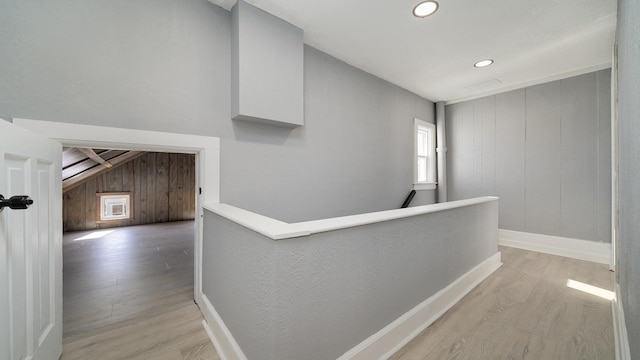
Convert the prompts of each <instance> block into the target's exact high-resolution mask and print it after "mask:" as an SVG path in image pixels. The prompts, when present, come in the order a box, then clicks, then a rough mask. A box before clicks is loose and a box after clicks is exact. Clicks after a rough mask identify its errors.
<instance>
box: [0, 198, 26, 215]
mask: <svg viewBox="0 0 640 360" xmlns="http://www.w3.org/2000/svg"><path fill="white" fill-rule="evenodd" d="M31 204H33V200H31V198H30V197H28V196H27V195H16V196H12V197H10V198H8V199H5V198H4V196H2V195H0V211H2V210H4V208H5V207H7V206H8V207H9V208H10V209H13V210H23V209H26V208H28V207H29V206H30V205H31Z"/></svg>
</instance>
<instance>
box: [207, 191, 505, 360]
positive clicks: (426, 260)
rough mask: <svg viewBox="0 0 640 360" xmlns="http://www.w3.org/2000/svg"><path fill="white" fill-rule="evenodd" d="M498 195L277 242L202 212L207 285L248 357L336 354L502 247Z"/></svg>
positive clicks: (266, 358) (323, 356)
mask: <svg viewBox="0 0 640 360" xmlns="http://www.w3.org/2000/svg"><path fill="white" fill-rule="evenodd" d="M497 208H498V202H497V201H492V202H488V203H482V204H478V205H472V206H465V207H461V208H457V209H452V210H446V211H441V212H436V213H430V214H425V215H420V216H414V217H410V218H404V219H399V220H391V221H386V222H382V223H376V224H371V225H366V226H359V227H355V228H349V229H342V230H336V231H331V232H326V233H320V234H315V235H311V236H308V237H300V238H294V239H286V240H279V241H274V240H271V239H269V238H266V237H264V236H262V235H260V234H258V233H256V232H253V231H251V230H249V229H246V228H244V227H242V226H240V225H238V224H236V223H234V222H232V221H230V220H227V219H225V218H223V217H221V216H218V215H216V214H214V213H212V212H209V211H206V212H205V221H204V224H205V229H204V230H205V234H207V235H206V238H205V242H204V248H203V254H204V257H205V258H206V259H210V260H211V261H207V262H205V263H204V264H203V291H204V293H205V294H206V295H207V298H209V300H210V301H211V303H212V304H213V306H214V308H215V309H216V311H217V312H218V313H219V314H220V316H221V318H222V319H223V320H224V322H225V325H226V326H227V327H228V328H229V330H230V331H231V333H232V334H233V336H234V338H235V340H236V341H237V342H238V344H239V345H240V347H241V348H242V350H243V352H244V353H245V355H246V356H247V358H249V359H264V360H269V359H278V360H286V359H291V360H298V359H305V360H314V359H318V360H320V359H323V360H325V359H336V358H337V357H339V356H340V355H342V354H343V353H345V352H346V351H348V350H350V349H351V348H352V347H354V346H356V345H357V344H359V343H360V342H362V341H363V340H364V339H366V338H367V337H369V336H370V335H372V334H374V333H375V332H377V331H378V330H380V329H382V328H383V327H384V326H386V325H388V324H389V323H391V322H392V321H394V320H395V319H397V318H398V317H400V316H401V315H403V314H404V313H406V312H407V311H409V310H410V309H412V308H413V307H415V306H416V305H418V304H419V303H421V302H422V301H424V300H425V299H427V298H429V297H430V296H432V295H434V294H435V293H436V292H437V291H439V290H441V289H443V288H444V287H446V286H447V285H449V284H450V283H451V282H452V281H453V280H455V279H457V278H458V277H460V276H462V275H463V274H464V273H466V272H467V271H469V270H470V269H471V268H473V267H474V266H476V265H478V264H479V263H481V262H482V261H484V260H486V259H488V258H489V257H491V256H492V255H494V254H496V253H497V252H498V248H497V237H498V234H497V231H498V209H497Z"/></svg>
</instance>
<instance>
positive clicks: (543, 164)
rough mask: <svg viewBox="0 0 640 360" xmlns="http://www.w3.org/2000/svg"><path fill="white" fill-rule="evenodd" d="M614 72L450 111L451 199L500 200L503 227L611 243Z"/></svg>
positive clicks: (450, 107) (473, 102) (464, 104)
mask: <svg viewBox="0 0 640 360" xmlns="http://www.w3.org/2000/svg"><path fill="white" fill-rule="evenodd" d="M610 73H611V72H610V70H609V69H606V70H601V71H598V72H594V73H589V74H585V75H580V76H576V77H571V78H568V79H563V80H558V81H554V82H550V83H546V84H541V85H537V86H532V87H528V88H525V89H520V90H515V91H510V92H506V93H502V94H498V95H493V96H489V97H484V98H481V99H476V100H471V101H466V102H462V103H457V104H452V105H448V106H447V107H446V126H447V148H448V152H447V169H448V174H447V176H448V179H447V185H448V196H449V200H458V199H464V198H469V197H475V196H482V195H495V196H499V197H500V228H502V229H507V230H515V231H524V232H530V233H537V234H545V235H554V236H563V237H569V238H576V239H583V240H592V241H598V242H610V241H611V235H610V233H611V224H610V221H611V120H610V119H611V116H610V114H611V107H610V106H611V105H610V103H611V100H610V98H611V94H610V88H611V86H610V82H611V75H610Z"/></svg>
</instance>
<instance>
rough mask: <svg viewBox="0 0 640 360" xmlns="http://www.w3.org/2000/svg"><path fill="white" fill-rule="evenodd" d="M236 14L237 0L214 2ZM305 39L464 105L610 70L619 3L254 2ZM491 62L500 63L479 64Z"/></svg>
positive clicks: (433, 97)
mask: <svg viewBox="0 0 640 360" xmlns="http://www.w3.org/2000/svg"><path fill="white" fill-rule="evenodd" d="M209 1H211V2H212V3H214V4H217V5H220V6H222V7H223V8H225V9H227V10H230V9H231V7H232V6H233V5H234V4H235V0H209ZM246 1H247V2H248V3H250V4H252V5H254V6H256V7H258V8H261V9H263V10H265V11H267V12H269V13H271V14H273V15H275V16H277V17H279V18H282V19H283V20H286V21H288V22H290V23H292V24H294V25H296V26H298V27H300V28H302V29H303V30H304V40H305V43H307V44H309V45H311V46H313V47H315V48H317V49H319V50H322V51H324V52H326V53H328V54H330V55H333V56H335V57H337V58H339V59H341V60H343V61H345V62H347V63H349V64H351V65H353V66H356V67H358V68H360V69H363V70H365V71H367V72H369V73H371V74H374V75H376V76H378V77H380V78H382V79H385V80H387V81H389V82H391V83H394V84H396V85H399V86H401V87H403V88H405V89H407V90H410V91H412V92H414V93H416V94H418V95H421V96H423V97H425V98H427V99H429V100H432V101H459V100H464V99H469V98H474V97H478V96H481V95H488V94H492V93H497V92H501V91H506V90H510V89H515V88H520V87H524V86H527V85H532V84H536V83H541V82H545V81H550V80H554V79H558V78H563V77H567V76H570V75H576V74H580V73H585V72H588V71H594V70H599V69H603V68H607V67H609V66H610V64H611V51H612V50H611V49H612V46H613V41H614V34H615V26H616V1H615V0H538V1H531V0H483V1H477V0H438V2H439V3H440V8H439V10H438V12H436V13H435V14H434V15H432V16H429V17H427V18H424V19H420V18H416V17H414V16H413V15H412V13H411V11H412V9H413V7H414V6H415V5H416V4H417V3H418V2H419V0H369V1H365V0H319V1H318V0H315V1H311V0H246ZM486 58H491V59H494V60H495V63H494V64H493V65H491V66H489V67H487V68H482V69H476V68H474V67H473V64H474V63H475V62H476V61H478V60H482V59H486Z"/></svg>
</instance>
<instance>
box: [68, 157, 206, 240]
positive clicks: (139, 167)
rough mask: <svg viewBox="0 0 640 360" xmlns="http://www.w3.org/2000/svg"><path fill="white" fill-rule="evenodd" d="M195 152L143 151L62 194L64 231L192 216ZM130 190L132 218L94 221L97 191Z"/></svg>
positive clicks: (139, 223) (182, 218) (193, 211)
mask: <svg viewBox="0 0 640 360" xmlns="http://www.w3.org/2000/svg"><path fill="white" fill-rule="evenodd" d="M195 179H196V174H195V155H193V154H169V153H154V152H150V153H146V154H144V155H141V156H140V157H137V158H135V159H133V160H131V161H129V162H126V163H124V164H122V165H119V166H117V167H115V168H112V169H110V170H107V171H105V172H103V173H101V174H99V175H97V176H95V177H93V178H91V179H89V180H87V181H86V182H85V183H83V184H81V185H79V186H77V187H75V188H73V189H71V190H69V191H67V192H65V193H64V194H63V227H64V231H65V232H66V231H78V230H92V229H102V228H110V227H116V226H130V225H143V224H153V223H162V222H168V221H178V220H189V219H194V218H195V181H196V180H195ZM105 192H130V193H131V203H132V209H131V212H132V214H133V218H132V219H127V220H119V221H110V222H106V223H105V222H103V223H97V222H96V219H97V217H98V214H97V207H98V201H99V199H98V196H97V195H96V194H97V193H105Z"/></svg>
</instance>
